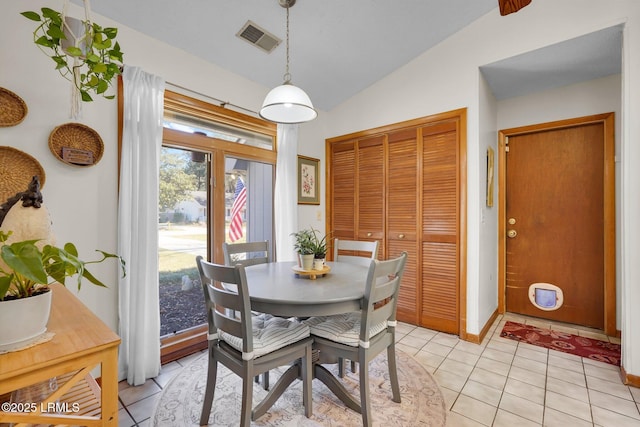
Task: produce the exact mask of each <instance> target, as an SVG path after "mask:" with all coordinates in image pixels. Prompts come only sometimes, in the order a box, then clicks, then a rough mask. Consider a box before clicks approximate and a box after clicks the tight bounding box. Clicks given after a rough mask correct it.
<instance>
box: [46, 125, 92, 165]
mask: <svg viewBox="0 0 640 427" xmlns="http://www.w3.org/2000/svg"><path fill="white" fill-rule="evenodd" d="M49 149H50V150H51V152H52V153H53V155H54V156H56V158H57V159H58V160H60V161H61V162H63V163H67V164H70V165H76V166H93V165H95V164H96V163H98V162H99V161H100V159H101V158H102V153H103V152H104V143H103V142H102V138H100V135H99V134H98V132H96V131H95V130H93V129H91V128H90V127H89V126H85V125H83V124H80V123H65V124H63V125H60V126H58V127H56V128H55V129H53V131H51V134H50V135H49Z"/></svg>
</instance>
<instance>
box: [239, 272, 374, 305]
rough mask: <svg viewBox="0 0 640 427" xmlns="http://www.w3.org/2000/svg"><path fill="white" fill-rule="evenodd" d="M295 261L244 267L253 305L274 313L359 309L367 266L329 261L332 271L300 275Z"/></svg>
mask: <svg viewBox="0 0 640 427" xmlns="http://www.w3.org/2000/svg"><path fill="white" fill-rule="evenodd" d="M296 265H297V264H296V263H295V262H272V263H267V264H256V265H252V266H249V267H246V268H245V273H246V275H247V286H248V288H249V295H250V300H251V309H252V310H254V311H258V312H261V313H269V314H273V315H275V316H286V317H294V316H295V317H308V316H327V315H330V314H340V313H349V312H352V311H358V310H360V304H361V300H362V298H363V297H364V290H365V282H366V279H367V272H368V270H369V269H368V267H364V266H361V265H356V264H350V263H345V262H328V263H327V265H328V266H329V267H330V271H329V272H328V273H326V274H325V275H324V276H322V277H320V276H318V277H317V278H316V279H313V280H312V279H309V278H308V277H304V276H303V275H297V274H296V273H295V271H294V270H293V267H294V266H296Z"/></svg>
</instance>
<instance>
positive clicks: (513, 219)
mask: <svg viewBox="0 0 640 427" xmlns="http://www.w3.org/2000/svg"><path fill="white" fill-rule="evenodd" d="M508 222H509V225H513V224H515V223H516V219H515V218H509V221H508Z"/></svg>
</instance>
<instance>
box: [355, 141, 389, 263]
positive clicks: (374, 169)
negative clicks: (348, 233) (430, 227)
mask: <svg viewBox="0 0 640 427" xmlns="http://www.w3.org/2000/svg"><path fill="white" fill-rule="evenodd" d="M384 140H385V137H384V136H382V135H381V136H375V137H371V138H365V139H361V140H359V141H358V149H357V165H358V166H357V172H356V181H357V187H358V192H357V206H356V239H357V240H369V241H371V240H377V241H378V242H379V250H378V258H379V259H385V258H384V250H383V248H384V212H385V203H384V202H385V200H384V194H385V182H384Z"/></svg>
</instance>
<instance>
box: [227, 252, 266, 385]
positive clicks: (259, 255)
mask: <svg viewBox="0 0 640 427" xmlns="http://www.w3.org/2000/svg"><path fill="white" fill-rule="evenodd" d="M222 253H223V255H224V263H225V264H226V265H236V264H240V265H242V266H244V267H248V266H250V265H256V264H265V263H268V262H271V252H270V251H269V241H268V240H263V241H258V242H243V243H226V242H225V243H223V244H222ZM225 286H226V287H227V288H229V287H230V286H229V284H225ZM231 287H232V286H231ZM253 314H254V315H256V316H263V317H265V316H269V315H268V314H261V313H255V312H254V313H253ZM259 381H260V380H259V377H256V382H259ZM262 387H263V388H264V389H265V390H269V372H265V373H263V374H262Z"/></svg>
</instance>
